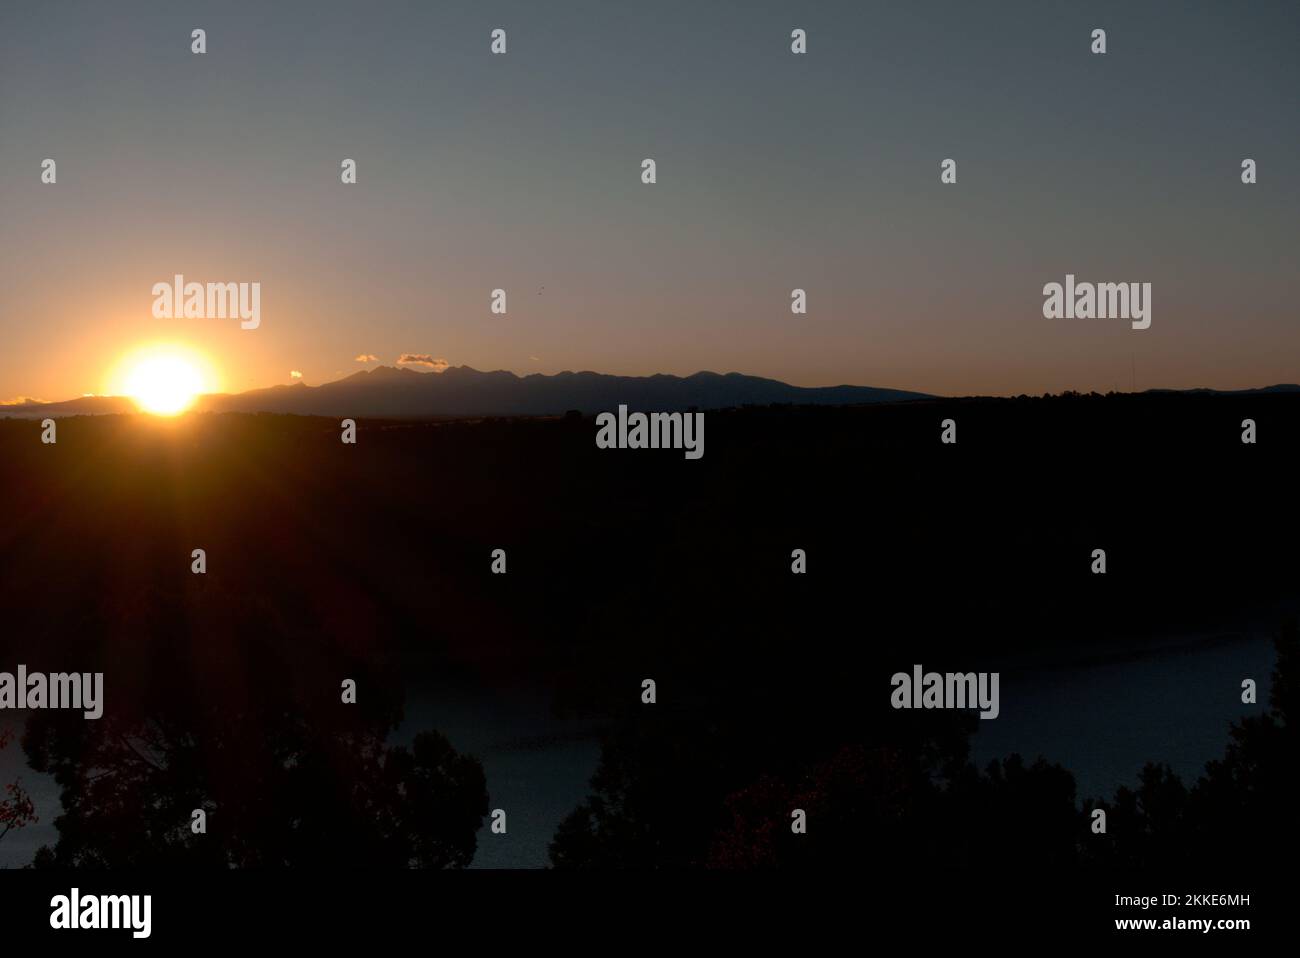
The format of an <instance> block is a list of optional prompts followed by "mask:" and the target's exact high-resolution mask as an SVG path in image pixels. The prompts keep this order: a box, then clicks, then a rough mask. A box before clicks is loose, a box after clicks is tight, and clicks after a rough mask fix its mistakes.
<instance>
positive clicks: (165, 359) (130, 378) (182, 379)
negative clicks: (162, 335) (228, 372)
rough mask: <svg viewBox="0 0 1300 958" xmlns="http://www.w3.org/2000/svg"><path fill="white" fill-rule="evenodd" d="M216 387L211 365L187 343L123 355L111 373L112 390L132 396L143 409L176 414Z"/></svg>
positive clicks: (147, 347) (170, 414)
mask: <svg viewBox="0 0 1300 958" xmlns="http://www.w3.org/2000/svg"><path fill="white" fill-rule="evenodd" d="M215 387H216V377H215V375H214V373H213V370H212V365H211V363H210V362H208V360H207V359H206V358H205V357H204V356H203V355H202V354H200V353H198V352H196V351H194V350H192V349H190V348H189V347H186V346H176V345H172V344H155V345H152V346H146V347H143V348H141V349H138V350H136V351H134V352H132V353H130V354H129V355H127V356H126V357H124V358H123V359H122V361H121V362H120V363H119V364H118V366H117V369H116V370H115V371H114V373H113V375H112V376H111V377H110V381H109V392H110V393H111V394H113V395H118V396H129V397H130V398H131V399H133V400H135V404H136V405H137V406H139V407H140V409H141V410H142V411H143V412H147V413H153V414H154V415H155V416H175V415H178V414H179V413H182V412H184V411H185V410H186V409H188V408H189V407H190V406H191V405H193V404H194V400H195V399H196V398H198V397H199V396H200V395H202V394H203V393H206V392H212V391H213V390H214V389H215Z"/></svg>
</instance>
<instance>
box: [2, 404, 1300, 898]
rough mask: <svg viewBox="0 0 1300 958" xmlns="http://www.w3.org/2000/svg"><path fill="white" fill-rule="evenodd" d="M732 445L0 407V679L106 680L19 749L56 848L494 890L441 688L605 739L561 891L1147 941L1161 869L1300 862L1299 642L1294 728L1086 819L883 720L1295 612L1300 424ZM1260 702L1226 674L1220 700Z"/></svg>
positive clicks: (1003, 428)
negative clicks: (498, 568)
mask: <svg viewBox="0 0 1300 958" xmlns="http://www.w3.org/2000/svg"><path fill="white" fill-rule="evenodd" d="M946 418H952V419H955V420H956V423H957V438H958V441H957V443H956V444H955V445H945V444H942V443H941V442H940V433H941V426H940V423H941V421H942V420H943V419H946ZM1246 418H1251V419H1254V420H1255V421H1256V424H1257V430H1258V441H1257V443H1255V444H1253V445H1247V444H1243V443H1242V442H1241V433H1242V426H1241V422H1242V420H1243V419H1246ZM706 423H707V428H706V453H705V455H704V458H703V459H701V460H699V461H688V460H686V459H685V458H684V457H683V456H682V454H681V453H680V452H671V451H628V450H598V449H597V448H596V447H595V442H594V437H595V432H596V430H595V426H594V424H593V422H592V420H591V419H590V418H587V419H582V418H578V417H572V418H559V419H549V420H537V419H534V420H514V421H479V422H474V423H450V424H447V423H444V424H431V423H378V422H367V421H362V422H361V424H360V430H359V439H358V442H357V444H356V445H355V446H349V445H344V444H342V443H341V442H340V441H339V429H338V424H337V423H336V422H334V421H332V420H323V419H311V418H298V417H282V416H245V415H200V416H189V417H184V418H182V419H180V420H176V421H158V420H151V419H147V418H141V417H97V418H75V419H66V420H62V421H60V423H59V427H58V429H59V431H58V442H57V444H55V445H53V446H50V445H42V444H41V442H40V438H39V437H40V430H39V427H38V426H37V424H35V423H33V422H24V421H17V420H13V421H10V420H0V543H2V546H3V547H2V549H0V608H2V609H3V614H4V620H3V623H4V625H3V630H2V632H0V671H10V672H12V671H14V670H15V669H16V667H17V665H18V664H20V663H21V664H24V665H25V666H26V668H27V670H28V672H36V671H45V672H57V671H76V672H94V671H102V672H103V673H104V689H105V691H104V698H105V709H104V716H103V718H101V719H99V720H96V721H87V720H85V719H83V718H82V717H81V713H80V712H75V713H73V712H67V711H60V712H56V711H51V710H44V711H33V710H29V711H28V712H27V713H25V714H26V717H27V722H26V728H25V735H24V736H23V739H22V741H21V743H19V742H14V743H13V744H11V745H9V748H10V749H14V748H18V747H20V746H21V748H22V749H23V750H24V752H25V757H26V758H27V760H28V762H29V763H30V765H31V767H32V768H34V769H37V770H40V771H42V772H46V773H50V774H53V775H54V776H55V778H56V780H57V781H58V783H59V786H60V788H61V790H62V813H61V817H60V818H59V820H58V822H57V828H58V839H57V841H56V842H54V843H53V844H52V845H50V846H49V847H47V848H45V849H43V850H41V851H40V852H39V853H38V854H37V856H36V858H35V864H36V865H37V866H40V867H42V868H46V869H69V868H70V869H85V868H106V869H110V870H120V869H124V868H134V869H146V870H157V869H163V870H168V871H170V870H175V869H191V868H209V869H223V868H226V867H228V866H235V867H250V866H251V867H276V868H278V867H282V866H288V867H291V868H297V869H322V868H327V869H330V870H337V869H340V868H354V867H362V866H365V867H376V868H400V867H403V866H409V865H414V866H417V867H426V868H432V867H446V866H452V867H455V866H462V865H465V864H467V863H468V862H469V861H470V860H471V859H472V858H473V856H474V853H475V850H476V848H477V847H478V846H479V845H481V844H483V843H486V842H492V841H508V840H509V831H508V830H507V832H506V833H505V834H504V835H502V834H499V833H493V832H492V831H491V825H492V822H493V812H494V810H495V809H497V808H498V805H497V803H496V802H495V801H494V800H493V795H494V783H493V781H492V780H490V778H488V777H487V776H485V775H484V772H483V767H482V765H481V764H480V763H479V762H478V761H477V760H476V759H475V758H474V756H472V755H469V754H465V752H464V751H463V747H462V746H459V745H458V743H457V742H455V741H449V740H448V739H446V738H445V737H443V736H442V735H441V734H440V733H439V731H438V730H437V729H432V728H431V729H428V730H422V731H424V732H425V734H420V735H415V736H407V737H405V738H404V740H403V741H402V743H401V744H397V742H396V739H395V738H394V737H393V731H394V729H395V728H397V727H398V726H399V724H400V722H401V718H402V716H403V713H404V708H405V706H407V705H408V704H409V703H410V701H411V699H412V696H413V695H414V694H415V693H416V690H418V689H423V688H426V687H428V686H430V685H434V686H441V687H446V686H448V685H452V686H455V685H456V684H458V683H465V684H466V685H472V686H474V687H476V688H492V689H496V690H499V694H500V696H501V697H502V698H503V699H506V700H508V699H509V697H510V696H511V695H512V694H514V693H513V691H512V690H515V689H520V688H527V689H529V690H530V694H532V692H533V691H535V690H536V689H539V688H540V689H544V690H546V694H547V695H548V696H549V697H550V698H551V699H552V701H553V702H554V703H555V709H556V710H557V711H558V712H559V713H560V714H562V715H568V716H580V717H583V718H584V719H586V720H589V721H590V722H591V723H592V724H593V726H594V727H597V728H599V729H600V730H602V741H603V749H602V753H601V759H600V763H599V767H598V770H597V773H596V776H595V778H594V779H593V781H592V783H591V789H590V795H589V796H588V798H587V800H586V801H583V802H582V803H581V804H580V805H578V807H576V808H574V809H573V810H572V812H571V814H569V815H567V816H566V817H565V818H564V819H563V821H562V822H559V823H557V828H556V832H555V836H554V841H553V844H552V847H551V856H550V857H551V861H552V863H553V864H554V865H556V866H559V867H563V868H599V869H659V868H673V869H703V868H721V869H731V870H734V869H756V868H757V869H769V868H770V869H800V870H802V871H804V872H805V873H806V874H807V875H808V876H810V877H811V876H817V877H818V879H819V880H823V881H827V880H836V879H835V878H834V876H841V877H843V878H844V880H845V881H850V880H851V881H852V882H855V883H865V884H866V885H873V883H877V882H879V881H883V880H884V879H885V878H886V876H915V880H916V881H923V880H924V876H927V875H929V876H935V875H940V874H942V875H944V876H946V880H948V881H950V882H956V883H957V884H958V886H959V887H966V888H970V889H975V888H982V889H984V893H985V894H987V893H988V889H989V888H990V887H995V886H998V885H999V883H1001V887H1006V888H1010V887H1012V886H1013V885H1015V884H1017V883H1020V884H1024V879H1025V876H1036V878H1042V879H1043V880H1044V881H1047V880H1049V879H1050V880H1051V881H1060V882H1073V883H1079V882H1083V883H1084V885H1083V887H1082V889H1080V890H1079V894H1078V895H1077V896H1075V899H1074V900H1076V901H1078V900H1082V901H1084V902H1093V901H1094V896H1099V898H1098V899H1097V900H1105V901H1104V902H1103V904H1099V905H1095V910H1094V911H1093V912H1090V914H1091V915H1093V919H1092V920H1094V921H1103V920H1105V921H1109V918H1110V917H1121V918H1122V917H1130V916H1129V915H1128V914H1127V913H1120V912H1119V911H1116V910H1115V908H1114V905H1113V896H1114V895H1115V894H1120V893H1127V892H1124V888H1128V887H1131V886H1130V885H1127V884H1125V883H1124V882H1122V881H1120V879H1119V877H1118V876H1120V875H1123V874H1130V873H1132V872H1133V871H1134V870H1137V871H1140V872H1143V873H1146V874H1154V873H1156V872H1159V871H1168V872H1171V873H1173V874H1181V875H1188V874H1192V873H1193V872H1194V873H1196V874H1205V875H1208V876H1209V879H1210V880H1212V881H1213V882H1215V883H1216V884H1215V887H1214V888H1213V889H1207V888H1200V889H1198V890H1200V891H1207V890H1214V891H1222V892H1234V891H1238V890H1242V889H1247V890H1248V889H1249V888H1250V887H1255V886H1257V885H1259V884H1260V883H1264V884H1265V885H1266V884H1267V882H1268V881H1270V880H1271V876H1272V875H1273V874H1275V872H1276V871H1277V869H1278V868H1279V867H1281V865H1282V863H1291V862H1294V860H1295V857H1294V856H1295V852H1296V850H1297V832H1296V826H1295V825H1294V823H1293V822H1294V818H1293V815H1292V811H1291V810H1292V809H1294V807H1295V805H1296V799H1297V798H1298V797H1300V790H1298V787H1297V786H1298V783H1297V780H1296V770H1297V768H1300V765H1298V764H1297V762H1296V758H1297V736H1296V731H1295V726H1294V720H1293V716H1292V710H1293V709H1294V708H1295V701H1296V698H1295V696H1296V691H1295V690H1296V687H1297V682H1298V681H1300V677H1298V676H1297V668H1296V666H1295V665H1294V660H1295V651H1296V649H1295V646H1296V635H1295V632H1294V629H1293V628H1292V627H1291V626H1290V625H1289V620H1288V617H1287V616H1286V615H1285V614H1279V615H1278V616H1277V622H1276V629H1275V631H1276V634H1277V636H1278V640H1279V652H1280V654H1279V658H1278V664H1277V674H1276V676H1275V678H1274V681H1273V682H1272V683H1271V691H1272V701H1271V702H1270V701H1269V700H1268V698H1267V696H1263V697H1261V698H1260V700H1259V702H1258V704H1257V706H1256V707H1255V708H1254V710H1253V713H1252V712H1251V710H1250V708H1249V707H1247V708H1246V711H1245V717H1244V718H1243V719H1242V720H1241V722H1240V723H1239V727H1238V729H1237V731H1235V732H1234V733H1233V737H1232V742H1231V744H1230V746H1229V748H1228V750H1227V752H1226V753H1225V754H1223V755H1222V756H1221V757H1220V760H1219V761H1217V762H1216V763H1214V764H1212V765H1211V766H1210V767H1209V769H1208V770H1207V771H1206V773H1205V774H1204V775H1203V776H1202V777H1201V778H1200V779H1199V781H1198V780H1192V779H1187V780H1184V778H1185V777H1180V776H1175V775H1174V774H1173V773H1172V772H1170V771H1169V770H1168V769H1166V768H1163V767H1160V766H1153V767H1151V768H1150V769H1148V770H1147V771H1146V772H1144V773H1143V774H1142V776H1141V777H1140V779H1139V778H1137V773H1138V770H1137V769H1134V775H1135V781H1140V786H1139V787H1138V788H1137V789H1135V790H1127V789H1126V790H1121V791H1120V793H1118V794H1115V795H1098V796H1090V795H1081V794H1077V793H1076V786H1075V780H1074V777H1073V776H1072V775H1071V773H1070V770H1069V769H1066V768H1062V767H1060V766H1056V765H1049V764H1047V763H1045V762H1036V761H1035V758H1036V756H1032V755H1027V756H1024V757H1023V758H1021V757H1018V756H1006V757H1004V758H1003V759H1002V760H999V761H998V762H996V763H995V764H994V765H992V766H991V767H988V768H976V767H975V766H974V765H973V764H972V763H971V762H970V760H969V741H970V735H971V732H972V731H973V729H974V728H976V727H977V725H978V723H979V720H978V719H977V718H975V713H973V712H957V711H945V710H895V709H893V708H891V707H890V692H891V687H890V677H891V675H892V674H893V673H895V672H900V671H903V672H910V671H911V670H912V668H913V666H914V665H915V664H921V665H923V666H924V667H925V668H926V669H927V670H929V669H935V670H939V671H963V672H964V671H982V670H988V669H996V668H998V667H999V663H1002V662H1006V661H1008V659H1009V658H1013V659H1014V658H1015V657H1016V656H1025V655H1031V654H1032V655H1038V654H1049V655H1051V654H1055V653H1061V654H1062V655H1065V656H1066V657H1069V656H1077V655H1079V654H1086V652H1087V651H1088V650H1089V649H1094V648H1095V649H1105V650H1106V652H1107V654H1114V650H1115V649H1116V648H1120V649H1122V648H1124V646H1125V644H1126V643H1130V642H1132V643H1136V642H1138V641H1139V640H1142V639H1143V638H1144V637H1149V636H1151V635H1157V634H1171V633H1186V634H1201V633H1205V632H1208V631H1213V630H1215V629H1217V628H1220V627H1222V624H1223V623H1225V622H1228V623H1230V622H1233V621H1238V620H1240V619H1241V618H1242V617H1244V616H1253V615H1257V614H1258V610H1261V609H1268V610H1270V614H1273V612H1275V611H1276V610H1283V612H1285V611H1286V610H1294V609H1295V608H1296V602H1297V599H1298V598H1300V586H1297V582H1300V577H1298V576H1297V573H1300V557H1298V555H1297V550H1296V542H1297V533H1298V532H1300V516H1298V514H1297V509H1296V506H1295V502H1296V497H1295V491H1294V490H1295V476H1296V468H1295V467H1296V459H1297V457H1296V450H1297V449H1298V448H1300V446H1298V445H1297V441H1298V440H1300V396H1288V395H1260V396H1143V397H1124V396H1119V397H1106V398H1103V397H1071V398H1057V399H1035V400H1029V399H1026V400H985V401H980V400H973V401H953V402H920V403H908V404H899V405H887V406H870V407H852V408H791V407H771V408H749V409H740V410H727V411H715V412H709V413H707V414H706ZM194 549H203V550H205V552H206V562H207V571H206V573H205V574H203V575H196V574H193V573H192V571H191V564H192V561H193V560H192V558H191V555H192V551H193V550H194ZM494 549H504V550H505V552H506V563H507V571H506V573H505V574H503V575H499V574H493V572H492V553H493V550H494ZM795 549H802V550H804V551H805V552H806V556H807V572H806V574H802V575H795V574H792V572H791V563H792V558H791V553H792V550H795ZM1094 549H1104V550H1105V552H1106V562H1107V568H1106V572H1105V574H1104V575H1098V574H1094V573H1093V571H1092V566H1093V563H1094V559H1093V556H1092V553H1093V550H1094ZM1175 667H1176V665H1171V666H1170V668H1175ZM1247 677H1248V676H1242V675H1227V674H1225V675H1224V676H1223V679H1222V681H1223V688H1222V690H1221V692H1222V695H1223V696H1225V697H1227V698H1229V699H1236V698H1238V697H1239V696H1240V695H1241V682H1242V680H1243V679H1244V678H1247ZM1254 678H1255V679H1256V680H1257V681H1259V682H1260V684H1261V686H1262V687H1265V688H1268V687H1270V686H1269V684H1268V682H1267V677H1266V676H1254ZM645 679H653V680H654V682H655V683H656V697H657V700H656V702H655V704H653V705H648V704H645V703H644V702H643V701H642V695H643V684H642V683H643V681H644V680H645ZM345 680H351V681H353V682H355V683H356V689H357V694H356V702H355V704H351V703H349V704H344V703H343V701H342V691H341V690H342V686H343V683H344V682H345ZM1207 707H1208V705H1207ZM1001 708H1002V710H1003V713H1004V714H1005V713H1006V712H1007V711H1008V710H1013V709H1014V708H1015V701H1014V691H1004V693H1003V701H1002V703H1001ZM11 714H12V713H11ZM1077 735H1078V736H1080V737H1081V739H1085V740H1086V739H1088V738H1089V736H1093V737H1095V736H1096V735H1097V733H1096V732H1093V731H1090V729H1089V728H1087V727H1086V726H1081V727H1080V728H1079V729H1078V730H1077ZM1090 745H1091V746H1092V747H1093V748H1104V745H1105V743H1104V741H1100V740H1098V741H1090ZM1152 758H1153V759H1158V758H1159V756H1152ZM1098 808H1100V809H1102V810H1104V811H1106V813H1107V820H1106V832H1105V833H1104V834H1098V833H1096V832H1095V831H1094V830H1093V824H1094V822H1095V820H1096V819H1095V817H1094V816H1093V814H1092V813H1093V811H1094V810H1095V809H1098ZM196 809H204V810H205V812H206V813H207V823H206V831H205V832H204V833H202V834H195V832H194V830H193V829H192V827H191V823H192V815H193V812H194V810H196ZM793 809H802V810H803V811H804V812H805V813H806V817H807V821H808V828H807V832H806V833H804V834H795V833H793V832H792V830H791V827H790V821H791V813H792V810H793ZM504 811H505V813H506V815H507V816H514V815H518V816H521V817H523V816H526V814H527V810H526V809H524V808H514V807H512V808H509V809H504ZM0 827H2V826H0ZM1287 867H1288V868H1289V867H1291V866H1289V865H1288V866H1287ZM51 874H52V875H53V874H60V873H59V872H52V873H51ZM78 874H83V875H84V874H86V873H85V872H79V873H78ZM302 874H304V875H306V874H307V873H306V872H305V871H303V872H302ZM393 880H394V881H396V880H397V879H393ZM403 881H405V880H403ZM640 881H641V884H640V885H638V887H641V886H642V885H644V883H645V880H644V879H642V880H640ZM1032 884H1033V885H1034V886H1035V887H1037V888H1038V889H1039V890H1040V891H1041V886H1042V882H1040V881H1037V880H1035V881H1034V882H1032ZM446 886H447V882H446V881H441V882H439V883H438V884H437V887H436V889H435V888H434V886H430V888H431V889H433V891H431V892H430V893H434V891H437V889H445V888H446ZM304 887H307V888H310V887H314V886H312V885H310V884H308V885H306V886H304ZM916 887H917V888H919V887H920V886H919V885H918V886H916ZM1143 887H1144V886H1143ZM409 890H410V889H408V891H409ZM731 890H732V891H735V890H736V886H733V887H732V888H731ZM1162 890H1164V889H1163V888H1162ZM1169 890H1170V891H1175V892H1176V891H1177V889H1169ZM395 893H396V894H406V892H402V891H400V890H399V891H398V892H395ZM415 893H416V892H412V894H415ZM753 893H754V894H756V895H759V896H760V897H761V895H762V891H761V890H756V891H754V892H753ZM972 893H973V892H972ZM214 894H221V892H220V890H217V891H214ZM528 894H533V892H528ZM1258 894H1259V891H1258V890H1256V896H1257V899H1256V900H1257V901H1258ZM913 897H914V898H915V899H916V901H913V904H914V905H916V903H917V901H922V902H924V901H925V900H926V899H925V896H923V895H918V896H913ZM1106 902H1109V904H1107V903H1106ZM932 904H934V905H935V907H939V905H941V904H942V901H937V902H932ZM949 904H951V902H949ZM918 907H920V906H918ZM927 907H928V906H927ZM1062 907H1065V906H1062ZM1078 907H1093V906H1092V905H1088V906H1083V905H1080V906H1078ZM1111 912H1115V914H1114V915H1113V916H1112V915H1111ZM1132 917H1138V918H1141V917H1147V916H1146V915H1144V914H1135V915H1133V916H1132ZM1212 917H1217V916H1212Z"/></svg>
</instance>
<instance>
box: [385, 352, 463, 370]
mask: <svg viewBox="0 0 1300 958" xmlns="http://www.w3.org/2000/svg"><path fill="white" fill-rule="evenodd" d="M397 365H399V366H425V367H427V368H428V369H432V370H433V371H434V372H439V373H440V372H442V371H443V370H444V369H446V368H447V367H448V366H450V365H451V363H449V362H447V360H445V359H434V358H433V356H432V355H430V354H429V353H402V355H400V356H398V357H397Z"/></svg>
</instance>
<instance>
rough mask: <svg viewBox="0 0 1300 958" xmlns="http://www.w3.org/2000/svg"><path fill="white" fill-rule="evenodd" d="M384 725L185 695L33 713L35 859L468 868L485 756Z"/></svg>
mask: <svg viewBox="0 0 1300 958" xmlns="http://www.w3.org/2000/svg"><path fill="white" fill-rule="evenodd" d="M155 691H156V689H155ZM213 701H218V702H220V703H221V704H220V705H216V704H211V702H213ZM231 702H240V703H242V704H239V705H235V706H233V707H232V706H231V705H230V703H231ZM392 723H393V718H392V715H391V714H385V713H384V712H383V711H382V710H381V711H380V712H379V713H369V714H368V713H366V712H362V711H358V710H356V709H355V708H354V707H352V706H340V705H339V704H337V699H333V698H329V697H323V698H322V699H321V700H320V701H318V702H314V703H313V702H298V703H287V702H285V701H284V699H283V697H282V695H281V696H276V695H271V694H268V695H265V696H261V697H258V696H238V695H229V694H227V695H223V696H220V697H219V698H214V699H212V700H210V701H209V702H207V703H205V702H204V701H203V700H202V699H201V698H196V697H195V696H194V695H193V693H192V691H191V690H187V691H185V692H184V693H176V694H171V693H164V694H161V695H157V694H155V695H153V696H152V697H151V698H150V699H149V700H148V701H147V702H146V703H145V704H144V705H143V706H142V707H141V708H139V709H129V710H127V709H116V710H114V709H109V710H106V712H105V715H104V717H103V718H102V719H100V720H98V721H85V720H84V719H82V718H81V717H80V716H79V715H74V716H72V717H69V716H67V715H66V713H50V712H45V713H38V714H37V715H35V716H34V717H33V718H32V719H31V721H30V722H29V726H28V731H27V734H26V737H25V739H24V745H25V748H26V750H27V755H28V758H29V761H30V762H31V765H32V766H33V768H35V769H36V770H38V771H41V772H48V773H51V774H52V775H53V776H54V778H55V780H56V782H57V783H58V785H59V786H60V789H61V798H62V803H63V812H62V814H60V815H59V816H58V818H57V819H56V820H55V824H56V826H57V827H58V830H59V839H58V842H57V844H55V845H54V846H53V847H52V848H51V847H48V846H47V847H45V848H42V849H41V850H40V852H38V854H37V857H36V862H35V864H37V865H38V866H43V865H54V866H75V867H114V868H116V867H133V866H154V865H162V866H177V867H188V866H196V867H202V866H208V867H243V866H271V867H274V866H311V865H331V866H335V867H337V866H378V867H420V868H446V867H455V868H460V867H464V866H466V865H468V864H469V862H470V860H471V859H472V858H473V855H474V850H475V847H476V838H475V833H476V832H477V831H478V829H479V828H480V827H481V825H482V821H483V818H484V816H485V815H486V814H487V790H486V782H485V778H484V774H483V769H482V767H481V765H480V764H479V762H478V760H477V759H474V758H472V757H469V756H464V755H460V754H458V753H457V752H456V751H455V749H453V748H452V746H451V744H450V743H449V742H448V741H447V740H446V738H444V737H443V736H442V735H441V734H439V733H437V732H423V733H420V734H419V735H417V736H416V737H415V739H414V741H413V743H412V745H411V746H410V747H409V748H407V747H405V746H394V745H389V744H386V742H385V739H386V737H387V734H388V732H389V731H390V729H391V727H392ZM197 809H202V810H203V811H204V812H205V814H206V831H205V832H203V833H196V832H195V831H194V829H193V827H192V823H193V821H194V818H193V812H194V811H195V810H197Z"/></svg>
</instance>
